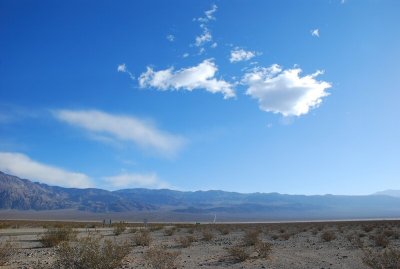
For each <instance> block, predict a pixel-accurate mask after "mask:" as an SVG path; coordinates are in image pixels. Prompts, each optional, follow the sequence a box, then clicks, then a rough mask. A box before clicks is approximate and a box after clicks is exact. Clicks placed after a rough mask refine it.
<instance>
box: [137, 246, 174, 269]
mask: <svg viewBox="0 0 400 269" xmlns="http://www.w3.org/2000/svg"><path fill="white" fill-rule="evenodd" d="M178 256H179V253H178V252H173V251H168V250H167V249H166V248H165V247H164V246H156V247H151V248H150V249H148V250H147V251H146V252H145V254H144V259H145V261H146V262H147V263H148V265H150V266H151V267H152V268H154V269H173V268H177V259H178Z"/></svg>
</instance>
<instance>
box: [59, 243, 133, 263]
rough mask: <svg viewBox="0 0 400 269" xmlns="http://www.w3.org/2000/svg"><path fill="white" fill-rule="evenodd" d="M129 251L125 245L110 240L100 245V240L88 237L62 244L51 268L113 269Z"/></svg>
mask: <svg viewBox="0 0 400 269" xmlns="http://www.w3.org/2000/svg"><path fill="white" fill-rule="evenodd" d="M129 251H130V247H129V245H128V244H126V243H125V244H122V245H118V244H116V243H114V242H112V241H110V240H105V241H104V242H103V243H101V242H100V238H98V237H92V236H88V237H84V238H82V239H79V240H77V241H76V242H62V243H61V244H60V246H59V248H58V249H57V260H56V262H55V264H54V266H53V268H60V269H86V268H87V269H89V268H96V269H114V268H117V267H119V266H120V265H121V263H122V260H123V258H124V257H125V256H126V255H127V254H128V253H129Z"/></svg>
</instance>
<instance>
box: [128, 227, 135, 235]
mask: <svg viewBox="0 0 400 269" xmlns="http://www.w3.org/2000/svg"><path fill="white" fill-rule="evenodd" d="M136 232H137V229H136V228H135V227H131V228H129V230H128V233H130V234H134V233H136Z"/></svg>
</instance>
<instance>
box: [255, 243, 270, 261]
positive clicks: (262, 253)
mask: <svg viewBox="0 0 400 269" xmlns="http://www.w3.org/2000/svg"><path fill="white" fill-rule="evenodd" d="M254 249H255V251H256V252H257V254H258V257H259V258H263V259H267V258H269V256H270V254H271V252H272V244H270V243H268V242H262V241H258V242H257V243H256V244H255V245H254Z"/></svg>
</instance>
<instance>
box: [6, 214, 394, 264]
mask: <svg viewBox="0 0 400 269" xmlns="http://www.w3.org/2000/svg"><path fill="white" fill-rule="evenodd" d="M141 229H143V227H139V226H138V227H136V228H134V229H129V228H128V229H127V230H126V231H124V232H123V233H122V234H120V235H118V236H115V235H114V233H113V228H107V227H106V228H90V229H89V228H78V229H77V228H75V230H76V231H77V232H78V237H84V236H87V235H88V234H89V233H90V234H92V235H95V236H98V237H101V238H102V240H104V239H111V240H112V241H114V242H116V243H122V242H128V243H129V245H131V246H132V249H131V251H130V253H129V254H128V256H126V257H125V259H124V261H123V266H122V267H121V268H151V267H150V266H149V265H148V262H147V261H146V259H145V256H144V253H146V251H147V250H148V249H149V247H148V246H146V247H142V246H135V244H134V238H135V236H136V235H137V234H138V233H139V232H138V231H139V230H141ZM147 229H148V230H151V232H150V234H151V238H152V242H151V244H150V247H152V246H153V247H154V246H158V245H164V246H165V247H166V249H167V250H168V251H174V252H178V253H179V256H178V258H177V261H176V265H177V268H307V269H309V268H319V269H322V268H324V269H327V268H332V269H333V268H349V269H350V268H351V269H357V268H368V267H367V266H366V265H365V264H364V263H363V261H362V258H363V255H365V254H364V250H365V249H373V250H380V249H383V247H382V246H379V244H377V243H376V240H375V238H376V236H377V235H378V234H385V238H387V240H388V247H391V248H394V249H399V247H400V239H399V235H400V222H398V221H386V222H385V221H382V222H377V221H374V222H331V223H290V224H289V223H281V224H213V225H203V224H200V225H187V224H185V225H183V224H181V225H179V224H174V225H171V224H170V225H163V226H161V225H151V226H150V227H148V228H147ZM169 229H173V234H172V235H167V234H166V233H167V232H166V230H169ZM45 231H46V229H45V228H41V227H20V228H6V229H0V242H3V244H4V242H5V241H6V240H11V242H12V245H13V246H14V247H15V253H14V255H13V256H12V257H11V259H10V260H9V261H8V262H7V263H6V265H5V266H3V267H1V266H0V268H32V266H33V265H34V264H35V263H36V262H37V261H38V260H40V261H42V263H44V264H51V263H52V262H53V261H54V259H55V258H56V257H57V256H56V249H55V248H54V247H53V248H44V247H43V246H42V244H41V243H40V241H39V239H40V237H41V236H42V234H43V232H45ZM132 231H136V232H135V233H133V232H132ZM203 231H209V232H211V233H212V235H213V237H212V239H211V240H209V241H206V240H204V238H203V237H204V235H203ZM223 231H224V232H223ZM249 231H250V232H251V231H259V234H258V239H259V240H260V241H262V242H268V243H270V244H271V246H272V251H271V253H270V255H269V256H268V258H261V257H259V256H258V255H257V252H255V250H254V247H252V246H244V247H243V249H245V250H246V251H248V252H249V254H250V257H249V258H248V259H246V260H245V261H242V262H238V261H235V260H234V257H232V256H230V255H229V251H228V249H229V248H232V247H233V246H236V245H240V246H241V245H243V238H244V237H245V236H246V233H248V232H249ZM326 232H331V234H334V237H335V238H334V239H332V240H331V241H326V240H324V239H323V235H324V234H325V233H326ZM224 233H226V234H224ZM184 236H193V237H194V238H195V241H194V242H193V243H192V244H191V245H190V246H189V247H182V245H181V244H180V243H179V242H178V238H180V237H184Z"/></svg>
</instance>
